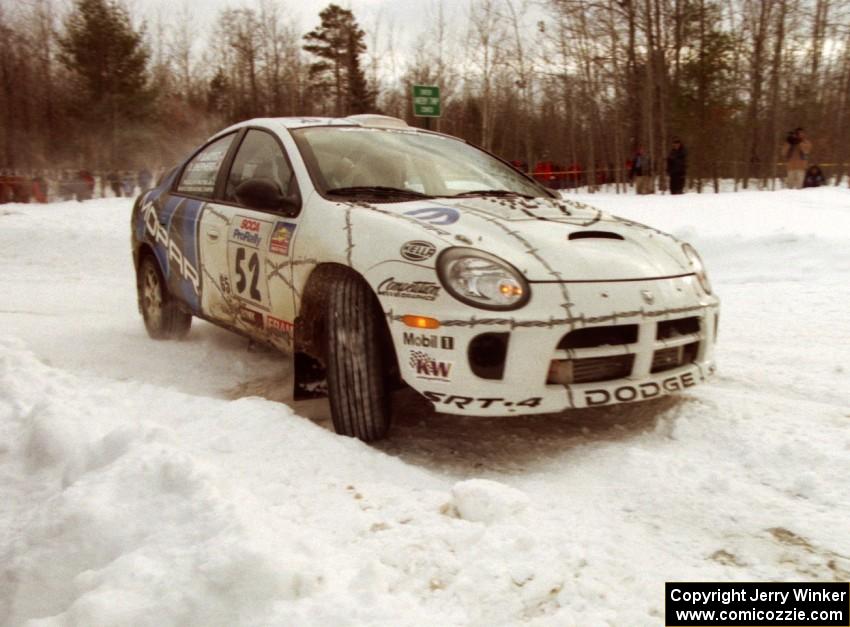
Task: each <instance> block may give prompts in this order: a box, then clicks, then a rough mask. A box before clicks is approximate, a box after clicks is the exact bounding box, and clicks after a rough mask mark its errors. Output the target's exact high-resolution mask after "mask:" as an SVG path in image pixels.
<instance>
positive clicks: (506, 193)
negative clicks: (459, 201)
mask: <svg viewBox="0 0 850 627" xmlns="http://www.w3.org/2000/svg"><path fill="white" fill-rule="evenodd" d="M469 196H496V197H498V198H504V197H511V198H534V196H529V195H528V194H520V193H519V192H512V191H511V190H509V189H472V190H470V191H468V192H461V193H460V194H452V195H451V196H447V198H466V197H469Z"/></svg>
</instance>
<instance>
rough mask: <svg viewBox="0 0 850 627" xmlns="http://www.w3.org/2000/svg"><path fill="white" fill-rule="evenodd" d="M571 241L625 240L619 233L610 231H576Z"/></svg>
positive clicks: (572, 234) (570, 237) (571, 236)
mask: <svg viewBox="0 0 850 627" xmlns="http://www.w3.org/2000/svg"><path fill="white" fill-rule="evenodd" d="M569 239H571V240H573V239H621V240H622V239H625V238H624V237H623V236H622V235H620V234H619V233H611V232H610V231H575V232H574V233H570V235H569Z"/></svg>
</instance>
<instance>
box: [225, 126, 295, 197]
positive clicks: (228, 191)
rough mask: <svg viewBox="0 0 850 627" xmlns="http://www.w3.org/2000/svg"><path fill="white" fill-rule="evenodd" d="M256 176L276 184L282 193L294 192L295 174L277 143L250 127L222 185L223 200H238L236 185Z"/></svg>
mask: <svg viewBox="0 0 850 627" xmlns="http://www.w3.org/2000/svg"><path fill="white" fill-rule="evenodd" d="M258 178H262V179H266V180H269V181H272V182H274V183H276V184H277V185H278V187H279V189H280V191H281V193H282V194H283V195H284V196H292V195H293V193H294V192H295V177H294V176H293V173H292V168H290V167H289V162H288V161H287V160H286V157H285V156H284V154H283V150H281V147H280V144H278V143H277V140H275V138H274V137H272V135H271V134H269V133H266V132H264V131H258V130H256V129H251V130H249V131H248V132H247V133H246V134H245V138H244V139H243V140H242V143H241V144H240V146H239V150H238V151H237V152H236V158H235V159H234V160H233V166H231V168H230V174H229V175H228V177H227V183H226V185H225V187H224V200H225V201H227V202H232V203H238V202H239V200H238V199H237V197H236V188H237V187H239V184H240V183H243V182H245V181H248V180H251V179H258Z"/></svg>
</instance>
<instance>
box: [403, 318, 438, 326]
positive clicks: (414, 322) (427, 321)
mask: <svg viewBox="0 0 850 627" xmlns="http://www.w3.org/2000/svg"><path fill="white" fill-rule="evenodd" d="M401 321H402V322H404V324H406V325H407V326H409V327H413V328H414V329H439V328H440V321H439V320H434V319H433V318H426V317H425V316H410V315H407V316H402V317H401Z"/></svg>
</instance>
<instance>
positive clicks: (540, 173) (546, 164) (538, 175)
mask: <svg viewBox="0 0 850 627" xmlns="http://www.w3.org/2000/svg"><path fill="white" fill-rule="evenodd" d="M534 178H535V179H536V180H537V181H538V182H540V183H542V184H543V185H545V186H546V187H551V188H555V187H557V183H558V181H557V177H556V175H555V164H553V163H552V162H551V161H548V160H547V161H538V162H537V163H536V164H535V165H534Z"/></svg>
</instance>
